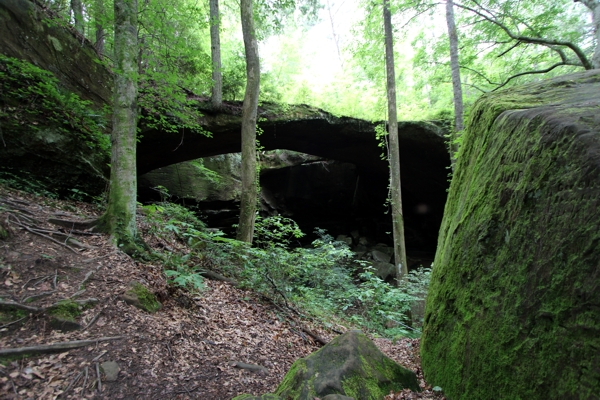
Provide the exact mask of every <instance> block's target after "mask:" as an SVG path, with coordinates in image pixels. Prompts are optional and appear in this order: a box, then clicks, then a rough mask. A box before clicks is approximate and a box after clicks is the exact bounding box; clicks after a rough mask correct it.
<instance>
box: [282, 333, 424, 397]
mask: <svg viewBox="0 0 600 400" xmlns="http://www.w3.org/2000/svg"><path fill="white" fill-rule="evenodd" d="M404 388H409V389H411V390H414V391H418V390H420V389H419V384H418V382H417V377H416V375H415V373H414V372H412V371H409V370H408V369H406V368H403V367H401V366H400V365H398V364H396V363H395V362H394V361H393V360H391V359H390V358H388V357H386V356H385V355H384V354H383V353H382V352H381V351H380V350H379V349H378V348H377V346H375V344H374V343H373V342H372V341H371V340H370V339H369V338H368V337H367V336H365V335H364V334H363V333H361V332H360V331H349V332H346V333H345V334H343V335H340V336H338V337H336V338H335V339H333V340H332V341H331V342H330V343H328V344H327V345H326V346H324V347H323V348H322V349H320V350H319V351H317V352H315V353H313V354H311V355H309V356H308V357H306V358H301V359H299V360H297V361H296V362H295V363H294V364H293V365H292V367H291V368H290V370H289V371H288V373H287V374H286V375H285V377H284V378H283V381H282V382H281V384H280V385H279V387H278V388H277V391H276V392H275V394H276V395H278V396H280V397H281V398H283V399H294V400H299V399H301V400H304V399H310V400H312V399H313V398H315V397H319V398H321V397H325V396H327V395H332V394H339V395H344V396H348V397H352V398H354V399H361V400H380V399H383V397H384V396H385V395H387V394H388V393H389V392H390V390H394V391H399V390H402V389H404Z"/></svg>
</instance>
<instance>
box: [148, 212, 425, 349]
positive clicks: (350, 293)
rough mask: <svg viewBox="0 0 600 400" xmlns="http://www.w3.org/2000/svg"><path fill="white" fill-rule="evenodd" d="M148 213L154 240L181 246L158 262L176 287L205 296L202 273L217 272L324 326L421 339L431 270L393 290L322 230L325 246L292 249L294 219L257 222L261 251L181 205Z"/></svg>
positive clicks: (295, 229)
mask: <svg viewBox="0 0 600 400" xmlns="http://www.w3.org/2000/svg"><path fill="white" fill-rule="evenodd" d="M143 210H144V214H146V224H145V226H146V228H145V232H146V233H147V234H149V235H151V236H154V237H155V238H157V239H159V240H161V241H163V242H176V243H178V245H179V248H178V249H174V248H173V249H171V250H169V251H163V252H162V255H160V256H159V257H160V258H161V260H162V261H163V264H164V266H165V274H166V275H167V277H168V279H169V281H170V282H171V284H172V285H175V286H179V287H182V288H186V289H188V290H190V291H201V290H203V289H204V283H203V279H202V276H201V275H200V273H201V272H203V271H206V270H211V271H215V272H219V273H221V274H223V275H225V276H227V277H230V278H232V279H235V280H236V281H237V282H238V283H239V285H240V286H241V287H243V288H247V289H251V290H253V291H255V292H257V293H259V294H261V295H264V296H266V297H268V298H269V299H271V300H272V301H273V302H275V303H277V304H278V305H280V306H281V307H282V308H287V309H290V308H294V309H298V310H300V311H301V312H303V313H306V314H308V315H311V316H313V317H317V318H319V319H321V320H322V321H332V320H338V321H340V322H343V323H347V324H351V325H354V326H357V327H360V328H362V329H366V330H369V331H372V332H376V333H378V334H381V335H384V336H388V337H397V336H410V337H414V336H418V334H419V330H418V327H414V326H411V325H412V324H413V322H412V321H411V318H410V310H411V304H412V303H413V302H414V301H416V300H423V299H424V296H425V293H426V291H427V286H428V282H429V270H428V269H420V270H418V271H413V272H412V273H411V274H410V276H409V278H408V279H407V280H406V281H405V282H403V284H402V285H400V286H399V287H394V286H392V285H390V284H388V283H386V282H384V281H382V280H381V279H380V278H378V277H377V276H375V274H374V270H373V269H372V268H371V267H370V266H368V265H366V264H365V263H364V262H358V261H355V256H354V254H353V253H352V251H350V249H349V248H348V246H347V245H346V244H345V243H342V242H337V241H335V240H333V238H332V237H331V236H330V235H328V234H327V232H325V231H324V230H321V229H317V230H316V232H315V233H316V234H317V236H318V239H317V240H315V241H314V242H313V243H312V245H311V246H310V247H306V248H292V247H291V245H290V244H291V242H292V241H294V239H296V238H298V237H301V236H302V235H303V233H302V232H301V231H300V229H299V228H298V226H297V225H296V223H295V222H294V221H292V220H290V219H288V218H283V217H280V216H276V217H269V218H258V219H257V223H256V236H255V237H256V239H255V246H254V247H250V246H248V245H247V244H246V243H242V242H239V241H237V240H233V239H229V238H226V237H225V236H224V234H223V232H221V231H219V230H214V229H207V228H206V226H205V225H204V223H202V221H200V220H199V219H198V218H197V217H196V216H195V215H194V214H193V213H192V212H191V211H189V210H187V209H186V208H184V207H182V206H178V205H175V204H171V203H165V202H163V203H160V204H152V205H147V206H144V207H143ZM171 247H173V246H171ZM415 324H416V325H417V326H418V325H420V323H419V321H416V323H415Z"/></svg>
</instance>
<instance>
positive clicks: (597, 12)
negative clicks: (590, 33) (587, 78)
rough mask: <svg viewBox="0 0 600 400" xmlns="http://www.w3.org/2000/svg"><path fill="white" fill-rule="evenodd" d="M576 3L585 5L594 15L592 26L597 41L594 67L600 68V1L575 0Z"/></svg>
mask: <svg viewBox="0 0 600 400" xmlns="http://www.w3.org/2000/svg"><path fill="white" fill-rule="evenodd" d="M574 1H575V2H581V3H583V4H584V5H585V6H586V7H587V8H588V9H589V10H590V12H591V13H592V26H593V29H594V37H595V39H596V47H595V48H594V55H593V56H592V67H593V68H596V69H597V68H600V1H598V0H574Z"/></svg>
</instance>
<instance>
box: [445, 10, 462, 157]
mask: <svg viewBox="0 0 600 400" xmlns="http://www.w3.org/2000/svg"><path fill="white" fill-rule="evenodd" d="M446 24H447V25H448V39H449V40H450V67H451V69H452V91H453V93H454V132H455V133H454V135H452V137H451V141H453V140H454V139H455V135H456V133H458V132H460V131H462V130H463V129H464V122H463V114H464V107H463V93H462V85H461V83H460V66H459V63H458V35H457V33H456V23H455V22H454V2H453V1H452V0H446ZM454 146H455V145H454V144H453V143H452V142H451V144H450V149H451V151H452V154H454V153H455V152H456V150H457V149H455V148H454Z"/></svg>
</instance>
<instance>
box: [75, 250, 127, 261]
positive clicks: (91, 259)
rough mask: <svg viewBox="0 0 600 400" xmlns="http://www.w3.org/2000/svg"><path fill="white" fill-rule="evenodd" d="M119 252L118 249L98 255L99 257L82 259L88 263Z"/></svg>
mask: <svg viewBox="0 0 600 400" xmlns="http://www.w3.org/2000/svg"><path fill="white" fill-rule="evenodd" d="M117 253H118V252H117V251H113V252H112V253H108V254H104V255H102V256H98V257H94V258H89V259H87V260H83V261H82V263H83V264H88V263H91V262H94V261H97V260H100V259H102V258H106V257H109V256H112V255H115V254H117Z"/></svg>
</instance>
